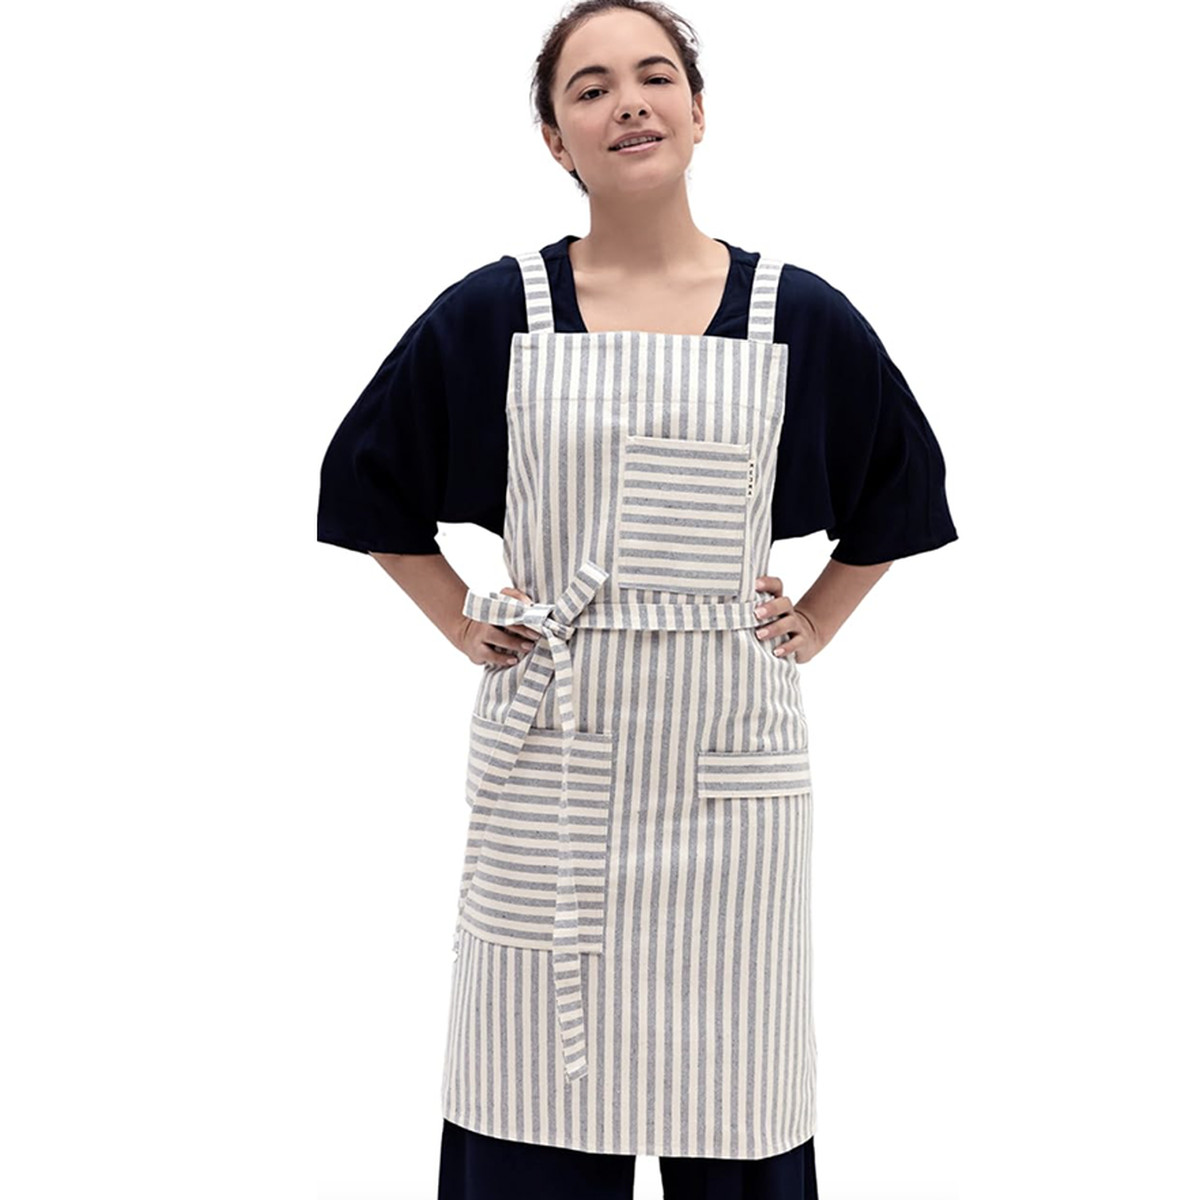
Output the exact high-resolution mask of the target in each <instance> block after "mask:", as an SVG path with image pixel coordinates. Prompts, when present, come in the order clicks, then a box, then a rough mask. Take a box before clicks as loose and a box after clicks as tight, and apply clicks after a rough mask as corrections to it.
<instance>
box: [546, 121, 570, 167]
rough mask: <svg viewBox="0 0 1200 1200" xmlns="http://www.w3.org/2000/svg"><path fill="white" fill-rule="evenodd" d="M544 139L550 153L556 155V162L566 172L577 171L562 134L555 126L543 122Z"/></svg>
mask: <svg viewBox="0 0 1200 1200" xmlns="http://www.w3.org/2000/svg"><path fill="white" fill-rule="evenodd" d="M542 139H543V140H544V141H545V143H546V146H547V148H548V149H549V151H550V153H551V154H552V155H554V159H555V161H556V162H557V163H559V164H560V165H561V166H562V167H563V169H564V170H567V171H573V170H574V169H575V163H574V160H573V159H572V158H571V154H570V151H569V150H568V149H567V148H566V146H565V145H563V140H562V134H561V133H559V132H558V130H557V129H555V128H554V126H553V125H547V124H546V123H545V121H543V122H542Z"/></svg>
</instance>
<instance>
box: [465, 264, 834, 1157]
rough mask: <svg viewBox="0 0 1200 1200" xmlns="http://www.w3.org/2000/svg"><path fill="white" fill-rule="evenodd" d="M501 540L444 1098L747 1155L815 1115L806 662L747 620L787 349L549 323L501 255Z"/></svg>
mask: <svg viewBox="0 0 1200 1200" xmlns="http://www.w3.org/2000/svg"><path fill="white" fill-rule="evenodd" d="M517 261H518V263H519V264H520V267H521V273H522V279H523V282H524V288H525V301H526V308H527V315H528V321H529V331H528V333H515V334H514V335H513V338H512V345H511V360H510V367H509V379H508V393H507V399H506V412H507V423H508V484H507V501H506V503H507V507H506V511H505V524H504V561H505V566H506V568H507V571H508V573H509V577H510V578H511V580H512V582H513V586H514V587H515V588H517V589H519V590H520V591H522V592H524V593H525V594H526V595H528V596H530V597H531V598H532V602H531V603H525V602H523V601H519V600H517V599H515V598H512V597H509V596H504V595H501V594H500V593H499V592H491V593H488V594H481V593H478V592H475V591H468V593H467V596H466V600H465V603H464V605H463V613H464V614H465V615H467V616H469V617H471V618H473V619H474V620H477V621H482V622H485V623H488V624H493V625H513V624H523V625H526V626H528V627H529V628H531V629H533V630H535V631H537V632H538V633H539V634H540V635H541V636H540V637H539V639H538V641H537V642H535V643H530V645H531V647H532V648H531V649H530V650H529V652H528V653H527V654H526V655H525V657H524V658H523V659H522V660H521V661H519V662H518V663H517V664H515V665H512V666H504V665H500V664H491V663H489V664H485V665H484V667H483V677H482V679H481V680H480V685H479V691H478V694H477V698H476V703H475V707H474V711H473V713H472V716H471V720H470V727H469V749H468V766H467V783H466V797H467V801H468V803H469V804H470V806H471V809H470V825H469V832H468V837H467V849H466V856H465V863H464V868H463V875H462V884H461V892H460V899H459V913H458V921H457V928H456V931H455V959H454V967H453V980H452V988H451V1009H450V1015H449V1029H448V1034H447V1040H446V1051H445V1071H444V1077H443V1085H442V1101H443V1113H444V1115H445V1117H446V1118H447V1119H448V1120H450V1121H452V1122H454V1123H455V1124H458V1125H462V1126H464V1127H466V1128H468V1129H473V1130H476V1131H478V1132H481V1133H485V1134H490V1135H491V1136H494V1137H501V1138H510V1139H514V1140H516V1141H522V1142H532V1143H541V1144H544V1145H551V1146H562V1147H568V1148H573V1149H578V1150H588V1151H596V1152H605V1153H613V1154H654V1155H672V1156H697V1157H706V1158H735V1159H753V1158H762V1157H766V1156H768V1155H774V1154H781V1153H783V1152H784V1151H786V1150H790V1149H792V1148H793V1147H795V1146H798V1145H799V1144H800V1143H802V1142H804V1141H806V1140H807V1139H808V1138H809V1137H811V1136H812V1135H813V1133H814V1132H815V1111H814V1099H815V1095H814V1093H815V1066H816V1043H815V1039H814V1034H813V1022H812V1015H811V1008H810V994H811V993H810V938H809V928H810V920H809V850H810V843H811V836H812V792H811V784H810V776H809V765H808V739H807V729H806V725H805V719H804V707H803V703H802V700H801V694H800V667H799V664H798V663H797V662H796V660H795V659H794V658H791V657H784V658H778V657H776V656H775V655H774V654H773V653H772V650H773V648H774V647H775V646H777V645H779V644H780V641H781V640H782V639H780V638H773V639H770V640H764V639H760V638H758V637H757V636H756V635H755V627H756V626H757V625H760V624H763V623H764V622H763V621H762V620H761V619H760V618H758V617H756V616H755V614H754V606H755V605H756V604H757V603H761V602H762V601H763V600H764V599H768V598H769V593H766V592H760V591H756V589H755V588H754V581H755V579H756V578H757V577H758V576H759V575H762V574H765V573H766V572H767V568H768V555H769V552H770V547H771V495H772V491H773V488H774V482H775V466H776V454H777V448H778V444H779V434H780V428H781V425H782V421H783V415H784V400H785V388H786V380H787V355H788V346H787V345H786V344H783V343H775V342H774V341H773V340H772V339H773V336H774V328H775V300H776V294H777V289H778V283H779V275H780V270H781V267H782V263H781V262H780V261H778V260H767V259H763V258H762V257H761V256H760V258H759V260H758V263H757V265H756V268H755V275H754V283H753V289H752V293H751V310H750V315H749V321H748V328H747V332H748V336H747V337H746V338H745V339H742V338H726V337H710V336H692V335H682V334H678V335H677V334H661V333H643V332H632V331H630V332H626V331H620V332H603V333H595V334H589V333H582V334H580V333H558V332H556V331H555V328H554V318H553V312H552V307H551V302H550V288H549V282H548V278H547V274H546V268H545V263H544V260H543V259H542V256H541V253H540V252H539V251H531V252H529V253H527V254H522V255H518V256H517Z"/></svg>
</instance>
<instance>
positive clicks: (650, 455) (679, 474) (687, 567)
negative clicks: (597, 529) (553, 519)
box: [613, 434, 754, 596]
mask: <svg viewBox="0 0 1200 1200" xmlns="http://www.w3.org/2000/svg"><path fill="white" fill-rule="evenodd" d="M753 490H754V461H753V459H752V458H751V457H750V443H749V442H705V441H697V440H696V439H694V438H671V437H657V436H645V435H641V434H630V435H628V436H627V437H626V438H625V440H624V442H623V443H622V447H621V466H620V479H619V491H618V498H617V530H616V533H617V545H616V555H615V568H614V570H613V578H614V581H615V583H616V586H617V587H621V588H649V589H653V590H657V591H667V592H687V593H692V594H696V595H707V596H737V595H740V594H741V593H742V592H743V590H744V586H745V584H746V582H747V581H746V578H745V577H746V572H747V570H748V565H749V561H748V560H749V556H748V547H747V539H746V525H747V517H748V514H749V497H750V495H751V493H752V492H753Z"/></svg>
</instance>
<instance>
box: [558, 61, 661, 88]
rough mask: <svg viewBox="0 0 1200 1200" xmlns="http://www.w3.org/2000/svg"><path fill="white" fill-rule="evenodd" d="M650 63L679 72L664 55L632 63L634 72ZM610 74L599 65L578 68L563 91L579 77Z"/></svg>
mask: <svg viewBox="0 0 1200 1200" xmlns="http://www.w3.org/2000/svg"><path fill="white" fill-rule="evenodd" d="M651 63H666V64H667V66H668V67H675V70H676V71H678V70H679V68H678V67H676V66H675V62H674V60H673V59H670V58H668V57H667V56H666V55H665V54H651V55H648V56H647V57H646V58H643V59H640V60H639V61H638V62H636V63H634V70H635V71H640V70H641V69H642V68H643V67H648V66H650V64H651ZM611 74H612V71H610V70H609V69H608V67H602V66H600V65H599V64H596V65H593V66H590V67H580V68H579V70H578V71H576V72H575V74H574V75H572V76H571V78H570V79H568V80H567V82H566V83H565V84H564V85H563V91H564V92H569V91H570V90H571V88H572V87H574V85H575V80H577V79H579V78H580V77H581V76H584V75H611Z"/></svg>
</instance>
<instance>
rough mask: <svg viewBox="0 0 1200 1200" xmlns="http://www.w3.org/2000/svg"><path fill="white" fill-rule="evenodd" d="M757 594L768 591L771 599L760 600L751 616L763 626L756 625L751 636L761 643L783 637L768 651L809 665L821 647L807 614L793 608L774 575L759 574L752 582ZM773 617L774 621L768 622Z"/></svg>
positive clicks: (817, 633)
mask: <svg viewBox="0 0 1200 1200" xmlns="http://www.w3.org/2000/svg"><path fill="white" fill-rule="evenodd" d="M754 587H755V589H756V590H757V591H760V592H770V593H771V596H772V598H771V599H770V600H764V601H763V602H762V604H760V605H759V606H758V607H757V608H755V610H754V612H755V614H756V615H757V616H758V617H760V618H761V619H763V620H766V621H767V624H765V625H760V626H758V628H757V629H756V630H755V633H756V634H757V635H758V637H759V638H760V639H762V640H764V641H765V640H766V639H767V638H775V637H784V636H786V637H787V641H784V642H780V644H779V645H778V646H776V647H775V648H774V650H773V651H772V653H773V654H775V655H776V656H777V657H778V658H782V657H783V656H784V655H788V654H790V655H791V656H792V657H793V658H795V660H796V661H797V662H802V663H805V662H809V661H810V660H811V659H812V658H813V657H814V656H815V655H816V654H817V653H818V652H819V651H820V649H821V647H822V646H823V645H824V642H823V641H822V639H821V635H820V632H819V631H818V630H817V627H816V625H815V624H813V622H812V620H811V618H809V617H808V615H807V614H805V613H804V612H802V611H801V610H800V609H798V608H796V607H795V605H793V604H792V602H791V600H790V599H788V597H787V596H785V595H784V594H783V580H782V579H780V578H779V577H778V576H777V575H760V576H759V577H758V578H757V579H756V580H755V581H754ZM772 617H774V618H775V620H771V618H772Z"/></svg>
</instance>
